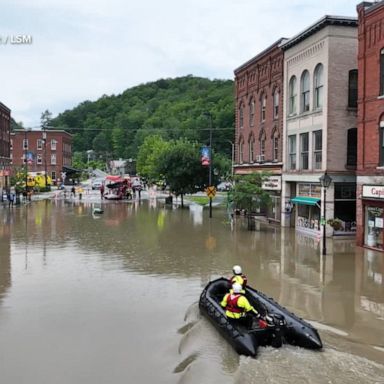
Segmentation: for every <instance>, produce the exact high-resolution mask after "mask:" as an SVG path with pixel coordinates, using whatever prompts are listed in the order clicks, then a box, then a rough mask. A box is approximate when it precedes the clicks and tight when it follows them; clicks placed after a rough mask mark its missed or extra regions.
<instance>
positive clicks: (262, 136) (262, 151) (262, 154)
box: [259, 131, 265, 161]
mask: <svg viewBox="0 0 384 384" xmlns="http://www.w3.org/2000/svg"><path fill="white" fill-rule="evenodd" d="M259 141H260V157H259V161H264V160H265V132H264V131H262V132H261V133H260V136H259Z"/></svg>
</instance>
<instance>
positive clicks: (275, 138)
mask: <svg viewBox="0 0 384 384" xmlns="http://www.w3.org/2000/svg"><path fill="white" fill-rule="evenodd" d="M271 139H272V159H273V161H279V131H278V130H277V128H276V127H275V128H274V129H273V130H272V136H271Z"/></svg>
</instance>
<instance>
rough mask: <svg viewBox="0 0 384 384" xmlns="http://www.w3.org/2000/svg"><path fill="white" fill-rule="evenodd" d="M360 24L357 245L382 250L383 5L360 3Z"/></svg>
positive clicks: (383, 218) (383, 216)
mask: <svg viewBox="0 0 384 384" xmlns="http://www.w3.org/2000/svg"><path fill="white" fill-rule="evenodd" d="M357 12H358V20H359V33H358V38H359V46H358V69H359V98H358V162H357V197H358V198H357V204H356V210H357V236H356V237H357V238H356V240H357V244H358V245H360V246H366V247H371V248H375V249H379V250H384V2H383V1H380V2H362V3H360V4H358V6H357Z"/></svg>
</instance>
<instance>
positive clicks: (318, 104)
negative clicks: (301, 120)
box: [313, 64, 324, 109]
mask: <svg viewBox="0 0 384 384" xmlns="http://www.w3.org/2000/svg"><path fill="white" fill-rule="evenodd" d="M323 72H324V70H323V65H322V64H317V66H316V68H315V72H314V75H313V88H314V96H315V97H314V103H313V105H314V108H315V109H321V108H323V88H324V76H323Z"/></svg>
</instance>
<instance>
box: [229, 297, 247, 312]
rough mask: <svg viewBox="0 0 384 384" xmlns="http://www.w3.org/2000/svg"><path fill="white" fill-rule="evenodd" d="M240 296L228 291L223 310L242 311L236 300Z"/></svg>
mask: <svg viewBox="0 0 384 384" xmlns="http://www.w3.org/2000/svg"><path fill="white" fill-rule="evenodd" d="M240 297H241V295H239V294H230V293H228V296H227V306H226V307H225V310H226V311H229V312H232V313H242V312H243V309H242V308H240V307H239V306H238V305H237V302H238V300H239V298H240Z"/></svg>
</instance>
